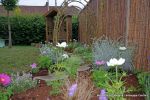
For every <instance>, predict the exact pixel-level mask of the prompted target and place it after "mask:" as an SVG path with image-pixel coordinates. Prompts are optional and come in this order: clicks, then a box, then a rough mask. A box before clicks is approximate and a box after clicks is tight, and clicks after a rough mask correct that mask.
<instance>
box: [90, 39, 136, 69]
mask: <svg viewBox="0 0 150 100" xmlns="http://www.w3.org/2000/svg"><path fill="white" fill-rule="evenodd" d="M92 52H93V63H94V64H95V62H96V61H105V62H107V61H109V60H110V59H111V58H117V59H119V58H124V59H125V60H126V62H125V64H124V65H123V67H122V68H123V70H126V71H132V70H133V63H132V62H133V57H134V47H124V45H123V44H122V43H120V42H118V41H113V40H109V39H98V40H96V41H94V42H93V50H92ZM103 68H105V69H107V70H108V69H109V67H108V66H106V65H105V66H104V67H103Z"/></svg>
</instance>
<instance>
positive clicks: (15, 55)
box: [0, 46, 39, 73]
mask: <svg viewBox="0 0 150 100" xmlns="http://www.w3.org/2000/svg"><path fill="white" fill-rule="evenodd" d="M38 56H39V49H38V48H35V47H31V46H13V47H12V48H8V47H5V48H0V73H1V72H5V73H13V72H18V71H28V70H29V69H30V64H31V63H34V62H37V59H38Z"/></svg>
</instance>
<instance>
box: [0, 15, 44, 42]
mask: <svg viewBox="0 0 150 100" xmlns="http://www.w3.org/2000/svg"><path fill="white" fill-rule="evenodd" d="M10 20H11V29H12V40H13V44H15V45H30V44H31V43H39V42H42V41H45V20H44V17H43V16H42V15H18V16H12V17H11V18H10ZM0 37H1V38H4V39H8V30H7V17H4V16H0Z"/></svg>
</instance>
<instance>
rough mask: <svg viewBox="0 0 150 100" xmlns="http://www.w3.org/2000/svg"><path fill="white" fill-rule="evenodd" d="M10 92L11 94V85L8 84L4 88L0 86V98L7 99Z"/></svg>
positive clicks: (0, 99)
mask: <svg viewBox="0 0 150 100" xmlns="http://www.w3.org/2000/svg"><path fill="white" fill-rule="evenodd" d="M1 88H2V89H1ZM12 94H13V90H12V86H8V87H6V88H3V87H0V100H9V97H10V96H11V95H12Z"/></svg>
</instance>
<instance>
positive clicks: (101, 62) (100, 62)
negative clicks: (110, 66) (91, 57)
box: [95, 60, 106, 65]
mask: <svg viewBox="0 0 150 100" xmlns="http://www.w3.org/2000/svg"><path fill="white" fill-rule="evenodd" d="M105 63H106V62H105V61H103V60H101V61H100V60H97V61H96V62H95V64H96V65H104V64H105Z"/></svg>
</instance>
